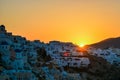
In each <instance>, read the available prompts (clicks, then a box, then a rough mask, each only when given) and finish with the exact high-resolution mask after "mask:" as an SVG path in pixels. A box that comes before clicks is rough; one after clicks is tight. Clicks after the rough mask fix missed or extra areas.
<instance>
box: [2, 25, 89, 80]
mask: <svg viewBox="0 0 120 80" xmlns="http://www.w3.org/2000/svg"><path fill="white" fill-rule="evenodd" d="M41 47H44V48H45V50H46V52H47V55H50V57H51V59H52V60H51V61H50V63H51V62H52V63H54V64H57V65H58V66H60V67H61V66H62V67H64V66H69V67H81V66H84V67H85V66H88V65H89V63H90V61H89V59H88V58H87V57H79V56H83V53H82V52H81V51H80V49H79V47H78V46H77V45H74V44H72V43H69V42H68V43H64V42H60V41H50V42H49V43H46V44H45V43H43V42H40V41H39V40H35V41H29V40H26V38H25V37H21V36H18V35H13V34H12V33H11V32H7V30H6V29H5V26H4V25H1V26H0V55H1V57H0V58H1V63H0V64H2V65H0V71H1V72H2V73H1V74H0V80H1V79H2V80H5V79H6V78H11V79H14V80H37V78H36V76H35V74H34V73H32V70H33V69H34V67H33V66H32V65H35V64H36V62H37V51H36V50H37V48H41ZM29 62H30V63H31V64H32V65H31V64H30V63H29ZM47 64H49V62H47ZM3 65H4V66H3ZM28 75H29V76H28ZM1 77H2V78H1ZM4 78H5V79H4ZM8 80H9V79H8Z"/></svg>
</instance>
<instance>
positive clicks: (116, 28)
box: [0, 0, 120, 45]
mask: <svg viewBox="0 0 120 80" xmlns="http://www.w3.org/2000/svg"><path fill="white" fill-rule="evenodd" d="M0 24H4V25H5V26H6V29H7V31H9V32H12V33H13V34H14V35H21V36H24V37H26V38H27V39H29V40H35V39H39V40H40V41H44V42H49V41H51V40H59V41H64V42H73V43H75V44H78V45H79V44H92V43H96V42H99V41H101V40H104V39H106V38H110V37H119V36H120V0H0Z"/></svg>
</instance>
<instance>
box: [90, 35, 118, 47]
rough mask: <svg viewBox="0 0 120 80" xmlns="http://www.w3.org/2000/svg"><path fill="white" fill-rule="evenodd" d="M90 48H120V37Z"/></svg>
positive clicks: (106, 40) (95, 44)
mask: <svg viewBox="0 0 120 80" xmlns="http://www.w3.org/2000/svg"><path fill="white" fill-rule="evenodd" d="M88 46H91V47H95V48H101V49H104V48H109V47H113V48H120V37H117V38H109V39H105V40H103V41H100V42H98V43H94V44H90V45H88Z"/></svg>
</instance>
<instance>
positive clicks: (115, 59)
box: [87, 48, 120, 66]
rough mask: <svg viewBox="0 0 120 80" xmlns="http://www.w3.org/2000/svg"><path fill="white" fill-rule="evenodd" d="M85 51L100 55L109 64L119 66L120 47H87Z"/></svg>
mask: <svg viewBox="0 0 120 80" xmlns="http://www.w3.org/2000/svg"><path fill="white" fill-rule="evenodd" d="M87 52H88V53H89V54H90V55H95V56H97V57H102V58H104V59H105V60H106V61H107V62H109V63H111V64H114V65H116V66H120V49H118V48H108V49H100V48H98V49H96V48H89V49H87Z"/></svg>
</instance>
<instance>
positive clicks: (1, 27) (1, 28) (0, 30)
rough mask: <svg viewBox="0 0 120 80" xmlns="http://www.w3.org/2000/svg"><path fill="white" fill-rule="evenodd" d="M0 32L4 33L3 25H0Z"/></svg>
mask: <svg viewBox="0 0 120 80" xmlns="http://www.w3.org/2000/svg"><path fill="white" fill-rule="evenodd" d="M0 33H6V30H5V26H4V25H0Z"/></svg>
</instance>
